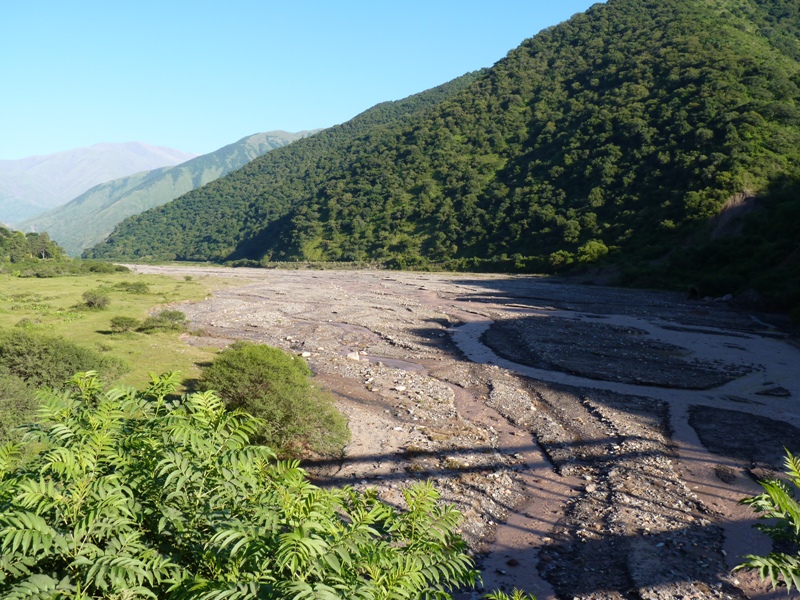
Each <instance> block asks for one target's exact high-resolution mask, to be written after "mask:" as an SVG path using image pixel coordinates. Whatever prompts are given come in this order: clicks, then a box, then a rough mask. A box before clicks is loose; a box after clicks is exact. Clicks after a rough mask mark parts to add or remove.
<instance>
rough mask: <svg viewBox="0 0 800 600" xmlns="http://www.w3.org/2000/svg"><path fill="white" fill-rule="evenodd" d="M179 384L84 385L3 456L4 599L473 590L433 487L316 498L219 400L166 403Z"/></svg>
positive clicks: (55, 400) (273, 599)
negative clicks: (396, 502) (401, 501)
mask: <svg viewBox="0 0 800 600" xmlns="http://www.w3.org/2000/svg"><path fill="white" fill-rule="evenodd" d="M176 383H177V379H176V378H175V377H174V376H173V375H167V376H162V377H161V378H157V379H155V380H154V382H153V385H152V386H151V387H150V389H148V390H146V391H144V392H136V391H135V390H131V389H128V388H124V389H123V388H114V389H111V390H108V391H107V392H103V391H102V390H103V386H102V384H101V383H100V382H99V381H98V380H97V379H96V377H95V374H93V373H79V374H78V375H77V376H75V378H74V379H73V380H72V387H71V390H70V392H71V393H69V394H56V393H52V392H49V391H44V392H42V394H41V395H42V400H43V403H42V407H41V408H40V410H39V422H38V423H37V424H36V427H31V428H30V430H29V434H28V435H27V436H26V437H25V438H24V441H23V442H22V443H21V444H17V445H13V444H11V445H7V446H5V447H3V448H0V506H3V511H2V512H0V567H1V568H2V573H3V577H2V578H0V597H2V598H23V597H25V598H77V597H80V598H84V599H87V600H89V599H92V600H93V599H99V598H107V599H112V598H131V599H132V598H162V599H165V600H179V599H180V600H183V599H188V598H202V599H205V600H223V599H227V600H233V599H238V600H251V599H252V600H255V599H264V600H279V599H284V598H320V599H321V598H328V599H331V600H333V599H337V598H341V599H350V598H364V599H367V598H373V599H377V598H409V599H411V598H416V599H421V598H438V599H440V600H446V599H449V598H452V596H451V595H450V591H451V590H453V589H454V588H461V587H464V586H466V585H470V586H471V585H474V583H475V580H476V578H477V575H478V573H477V572H476V571H475V570H474V569H473V563H472V560H471V559H470V558H469V556H468V555H467V554H466V546H465V544H464V542H463V540H462V539H461V538H460V537H459V536H458V534H457V533H456V527H457V526H458V524H459V521H460V515H459V513H458V512H457V511H456V510H454V509H453V508H452V507H451V506H440V505H439V504H438V502H437V499H438V494H437V492H436V491H435V490H434V489H433V487H432V486H431V485H430V484H419V485H417V486H416V487H413V488H411V489H407V490H405V491H404V495H405V500H406V505H407V510H405V511H399V510H397V509H395V508H393V507H391V506H389V505H387V504H384V503H382V502H381V501H380V500H379V499H378V498H377V494H375V492H374V491H368V492H366V493H363V494H362V493H359V492H357V491H355V490H353V489H352V488H345V489H341V490H338V489H321V488H318V487H316V486H314V485H312V484H311V483H309V482H308V480H307V479H306V476H305V472H304V471H303V470H302V469H300V468H299V467H298V463H296V462H276V461H275V460H274V454H273V453H272V451H271V450H269V449H268V448H266V447H263V446H252V445H249V442H248V440H249V438H250V437H251V436H252V435H253V434H254V432H255V428H256V424H257V420H254V419H253V418H252V417H251V416H250V415H247V414H246V413H243V412H241V411H234V412H227V411H226V410H225V408H224V404H223V402H222V401H221V400H220V399H219V398H218V397H216V396H215V395H214V394H213V393H211V392H207V393H203V394H193V395H191V396H188V397H185V398H184V399H183V400H182V401H180V402H169V401H167V397H168V395H169V394H170V393H171V392H172V391H174V387H175V384H176ZM65 432H68V433H69V435H65ZM42 448H43V449H44V450H43V451H39V450H40V449H42ZM26 451H27V454H29V455H31V454H32V455H33V456H32V458H29V459H28V460H27V461H26V463H25V464H24V465H20V464H19V460H18V456H20V455H21V454H22V455H24V454H26Z"/></svg>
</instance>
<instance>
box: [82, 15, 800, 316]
mask: <svg viewBox="0 0 800 600" xmlns="http://www.w3.org/2000/svg"><path fill="white" fill-rule="evenodd" d="M467 84H468V85H467ZM423 98H425V95H424V94H423V95H420V96H418V97H416V99H414V98H412V99H409V100H407V101H406V102H411V101H412V100H415V103H414V104H411V105H409V107H408V108H407V109H402V108H401V106H400V105H401V104H402V103H395V104H391V105H379V106H378V107H376V109H373V111H378V112H373V111H368V112H367V113H364V115H361V116H360V117H357V118H356V119H354V120H353V121H351V122H349V123H347V124H345V125H342V126H340V127H338V128H334V129H333V130H331V131H330V132H326V133H327V136H326V137H323V134H320V135H319V136H316V137H315V138H312V139H309V140H304V141H301V142H299V143H296V144H293V145H292V146H290V147H287V148H284V149H280V150H277V151H275V152H272V153H271V154H269V155H267V156H265V157H263V158H260V159H257V160H255V161H253V162H252V163H251V164H250V165H248V167H246V168H244V169H242V170H240V171H238V172H236V173H234V174H231V175H229V176H228V177H225V178H223V179H221V180H218V181H217V182H215V183H213V184H211V185H209V186H205V187H203V188H201V189H199V190H196V191H195V192H192V193H190V194H187V195H185V196H183V197H182V198H180V199H178V200H177V201H175V202H173V203H171V204H169V205H166V206H165V207H162V208H161V209H157V210H153V211H148V212H147V213H144V214H142V215H140V216H138V217H134V218H131V219H129V220H127V221H125V222H124V223H123V224H122V225H121V226H120V227H118V228H117V230H115V232H114V233H113V234H112V235H111V236H110V238H109V239H108V240H107V241H106V242H105V243H104V244H102V245H99V246H97V247H96V248H95V249H94V250H93V251H91V253H90V255H92V256H96V257H103V258H106V257H128V258H161V259H164V258H168V259H174V258H177V259H195V260H197V259H200V260H232V259H242V258H245V259H253V260H334V261H338V260H365V259H371V260H381V261H384V262H386V263H388V264H389V265H394V266H398V267H407V266H417V265H419V266H425V265H426V264H430V263H432V262H433V263H440V264H444V265H446V266H451V267H455V268H469V267H475V266H480V265H481V264H484V265H507V264H510V265H511V267H512V268H516V269H521V270H539V271H541V270H552V269H558V268H561V267H563V266H567V265H570V264H575V263H586V264H588V263H592V262H595V261H597V260H599V259H602V258H603V257H605V256H611V257H615V256H616V257H617V258H626V259H633V260H638V261H642V260H649V259H655V258H659V257H663V256H665V255H668V254H669V253H670V252H671V251H672V250H673V249H674V248H675V247H679V246H684V245H686V244H690V245H691V244H693V243H694V244H696V243H697V241H698V240H700V239H701V238H702V236H703V229H702V227H701V225H703V224H705V223H706V222H707V221H708V219H709V218H710V217H712V216H713V215H715V214H716V213H717V212H718V211H719V210H720V208H721V207H722V206H723V205H724V203H725V202H726V201H727V200H728V199H729V198H731V197H733V196H734V195H736V194H745V195H758V194H762V193H764V192H766V191H767V190H768V189H769V188H770V186H772V185H774V184H775V182H776V181H778V180H780V181H781V182H782V183H781V184H780V186H781V189H782V190H785V188H786V183H785V181H786V179H787V178H789V179H792V178H795V180H796V177H797V174H798V172H799V171H800V110H799V108H798V107H799V106H800V2H798V0H713V1H705V0H704V1H700V0H671V1H668V2H663V1H659V2H656V1H647V0H610V1H609V2H608V3H607V4H598V5H595V6H593V7H592V8H591V9H589V10H588V11H587V12H586V13H583V14H579V15H576V16H575V17H573V18H572V19H570V20H569V21H567V22H565V23H562V24H561V25H558V26H556V27H553V28H550V29H548V30H546V31H543V32H542V33H540V34H539V35H537V36H535V37H534V38H531V39H529V40H527V41H525V42H524V43H523V44H522V45H521V46H520V47H519V48H517V49H515V50H512V51H511V52H510V53H509V54H508V56H506V57H505V58H504V59H503V60H501V61H499V62H498V63H497V64H496V65H494V67H493V68H491V69H489V70H488V71H486V72H484V73H481V74H478V75H475V76H471V77H468V78H467V79H462V80H456V81H455V82H452V83H451V84H449V87H445V88H444V89H443V90H441V91H440V92H439V95H438V96H437V97H436V98H435V101H427V102H422V99H423ZM367 117H369V118H367ZM767 205H769V203H767ZM790 241H791V240H790ZM793 242H794V243H795V245H796V243H797V240H793ZM789 245H790V246H791V244H789ZM790 250H791V248H790ZM783 258H785V256H784V257H783ZM768 266H771V265H768ZM798 301H800V298H798Z"/></svg>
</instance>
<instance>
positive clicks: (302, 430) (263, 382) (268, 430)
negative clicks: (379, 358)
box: [199, 342, 350, 456]
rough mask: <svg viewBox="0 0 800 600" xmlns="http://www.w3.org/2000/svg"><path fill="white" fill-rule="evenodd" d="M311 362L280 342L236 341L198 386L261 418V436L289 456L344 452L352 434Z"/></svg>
mask: <svg viewBox="0 0 800 600" xmlns="http://www.w3.org/2000/svg"><path fill="white" fill-rule="evenodd" d="M310 377H311V369H309V368H308V365H307V364H306V362H305V361H304V360H303V359H302V358H300V357H298V356H292V355H291V354H288V353H286V352H284V351H283V350H280V349H278V348H272V347H270V346H266V345H258V344H253V343H251V342H236V343H235V344H233V345H231V346H230V347H229V348H227V349H226V350H224V351H222V352H221V353H220V354H219V355H218V356H216V357H215V358H214V361H213V362H212V364H211V365H210V366H208V367H206V368H204V369H203V374H202V379H201V381H200V384H199V387H200V389H201V390H215V391H216V392H218V393H219V395H220V396H221V397H222V398H223V399H224V400H225V402H226V404H227V406H228V408H230V409H242V410H245V411H247V412H248V413H250V414H253V415H255V416H256V417H258V418H259V419H261V421H262V425H261V427H260V428H259V430H258V438H257V439H258V440H259V441H261V442H263V443H265V444H267V445H268V446H271V447H272V448H275V449H276V450H278V451H279V453H280V454H282V455H286V456H302V455H304V454H307V453H309V452H313V453H316V454H322V455H337V454H340V453H341V451H342V448H344V446H345V445H346V444H347V442H348V440H349V439H350V432H349V431H348V429H347V422H346V420H345V418H344V417H343V416H342V415H341V414H340V413H339V411H338V410H337V409H336V406H335V405H334V401H333V398H332V397H331V396H330V395H329V394H328V393H327V392H324V391H323V390H320V389H319V388H317V387H315V386H314V385H313V384H312V383H311V381H310Z"/></svg>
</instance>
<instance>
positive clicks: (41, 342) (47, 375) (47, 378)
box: [0, 329, 128, 387]
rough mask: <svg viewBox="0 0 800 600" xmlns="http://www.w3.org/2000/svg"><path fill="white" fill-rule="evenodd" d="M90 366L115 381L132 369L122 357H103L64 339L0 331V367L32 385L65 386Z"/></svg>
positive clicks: (14, 331) (14, 330)
mask: <svg viewBox="0 0 800 600" xmlns="http://www.w3.org/2000/svg"><path fill="white" fill-rule="evenodd" d="M87 367H89V368H92V369H94V370H96V371H99V372H101V373H103V375H104V377H105V378H107V379H109V380H112V381H113V380H115V379H117V378H118V377H119V376H120V375H122V374H123V373H125V372H126V371H127V370H128V366H127V365H126V364H125V363H124V362H123V361H121V360H120V359H118V358H113V357H105V356H101V355H100V354H99V353H97V352H95V351H93V350H90V349H89V348H84V347H82V346H78V345H77V344H74V343H72V342H69V341H67V340H65V339H63V338H60V337H53V336H48V335H42V334H38V333H33V332H30V331H25V330H22V329H9V330H0V368H4V370H5V371H6V372H8V373H9V374H11V375H14V376H15V377H19V378H20V379H22V380H23V381H25V382H28V383H29V384H31V385H34V386H43V385H44V386H48V387H61V386H63V385H64V382H65V381H67V380H68V379H69V378H70V377H72V375H73V374H74V373H76V372H77V371H79V370H80V369H85V368H87Z"/></svg>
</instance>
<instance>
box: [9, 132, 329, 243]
mask: <svg viewBox="0 0 800 600" xmlns="http://www.w3.org/2000/svg"><path fill="white" fill-rule="evenodd" d="M311 133H313V132H305V131H302V132H299V133H288V132H285V131H270V132H267V133H257V134H254V135H251V136H248V137H245V138H242V139H241V140H239V141H238V142H236V143H233V144H229V145H228V146H225V147H223V148H220V149H219V150H217V151H215V152H211V153H209V154H204V155H202V156H198V157H196V158H193V159H192V160H189V161H187V162H185V163H183V164H180V165H178V166H175V167H163V168H160V169H155V170H152V171H146V172H142V173H136V174H134V175H131V176H129V177H123V178H120V179H115V180H113V181H109V182H107V183H102V184H100V185H98V186H95V187H93V188H92V189H90V190H88V191H87V192H85V193H83V194H81V195H80V196H78V197H77V198H75V199H74V200H72V201H70V202H68V203H67V204H64V205H62V206H59V207H57V208H55V209H53V210H50V211H48V212H46V213H44V214H42V215H39V216H37V217H34V218H33V219H29V220H27V221H23V222H21V223H19V225H18V227H19V229H21V230H23V231H29V230H34V231H47V232H48V233H49V234H50V237H52V238H53V239H54V240H56V241H57V242H58V243H59V244H61V246H62V247H63V248H64V249H65V250H66V251H67V253H69V254H71V255H79V254H80V253H81V252H82V251H83V250H84V249H86V248H89V247H91V246H93V245H95V244H97V243H99V242H101V241H102V240H103V239H104V238H105V237H106V236H107V235H108V234H109V233H110V232H111V230H112V229H113V228H114V226H115V225H116V224H117V223H119V222H120V221H122V220H123V219H124V218H125V217H128V216H131V215H135V214H138V213H141V212H143V211H145V210H147V209H149V208H153V207H155V206H160V205H162V204H165V203H167V202H169V201H170V200H174V199H175V198H177V197H178V196H181V195H182V194H185V193H186V192H188V191H190V190H193V189H195V188H198V187H200V186H202V185H205V184H206V183H208V182H210V181H213V180H215V179H217V178H219V177H221V176H223V175H225V174H227V173H230V172H231V171H234V170H236V169H238V168H240V167H242V166H243V165H245V164H247V163H248V162H250V161H251V160H253V159H254V158H256V157H258V156H261V155H263V154H265V153H266V152H269V151H270V150H273V149H274V148H280V147H281V146H285V145H286V144H289V143H290V142H293V141H294V140H298V139H301V138H303V137H306V136H307V135H310V134H311Z"/></svg>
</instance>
